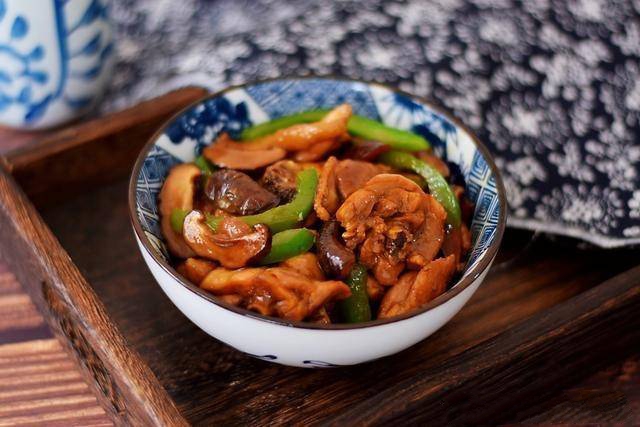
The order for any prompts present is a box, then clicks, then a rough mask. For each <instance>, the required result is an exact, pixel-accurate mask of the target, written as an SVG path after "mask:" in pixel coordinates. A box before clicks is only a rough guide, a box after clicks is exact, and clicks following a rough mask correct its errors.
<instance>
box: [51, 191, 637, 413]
mask: <svg viewBox="0 0 640 427" xmlns="http://www.w3.org/2000/svg"><path fill="white" fill-rule="evenodd" d="M107 211H108V212H110V215H108V216H105V215H103V214H102V213H103V212H107ZM42 212H43V215H44V217H45V220H46V221H47V223H48V224H49V226H50V227H51V228H52V229H53V230H54V232H55V234H56V235H57V236H58V237H59V238H60V239H61V242H62V244H63V246H64V247H65V249H66V250H67V251H68V252H69V253H70V255H71V257H72V259H73V260H74V262H75V263H76V264H77V265H78V266H79V267H80V269H81V270H82V272H83V274H84V275H85V276H86V277H87V278H88V280H89V281H90V283H91V284H92V285H93V288H94V289H95V291H96V293H97V294H98V296H99V297H100V299H101V300H102V301H103V302H104V303H105V305H106V307H107V310H108V311H109V313H110V314H111V315H112V316H113V318H114V320H115V321H116V323H117V325H118V327H119V329H120V330H121V331H122V332H123V334H124V335H125V336H126V337H127V339H128V341H129V342H130V343H131V345H132V346H133V347H134V348H135V349H136V350H137V351H138V352H139V353H140V354H141V356H142V358H143V359H144V360H145V361H147V363H148V364H149V366H150V367H151V369H152V370H153V371H154V373H155V375H156V376H157V377H158V379H159V380H160V382H161V383H162V384H163V386H164V387H165V388H166V389H167V391H168V392H169V394H170V395H171V397H172V398H173V399H174V401H175V402H176V404H177V406H178V408H179V409H180V411H181V412H182V413H183V414H185V416H186V418H187V419H188V420H189V421H191V422H193V423H196V424H211V423H221V424H226V423H248V424H252V423H255V424H260V423H264V422H267V421H269V422H276V423H278V422H279V423H303V424H312V423H317V422H321V421H322V420H323V419H325V418H326V417H327V416H331V415H335V414H340V413H343V412H344V411H348V410H349V408H351V407H352V406H353V405H355V404H357V403H358V402H362V401H367V399H369V398H371V397H372V396H374V395H376V394H378V393H381V392H383V391H384V390H385V389H387V388H389V387H392V386H393V385H394V384H397V383H402V382H403V381H411V379H412V378H415V377H416V376H419V375H421V374H423V373H424V372H431V371H430V369H436V370H437V369H438V367H439V366H440V364H442V363H445V362H446V361H447V360H449V359H452V358H455V357H456V356H460V355H462V354H464V353H465V352H466V351H469V349H471V348H473V347H474V346H476V345H478V344H480V343H482V342H485V341H487V340H489V339H491V338H493V337H495V336H497V335H499V334H501V333H503V332H505V331H507V329H509V328H511V327H513V326H514V325H516V324H518V323H519V322H522V321H525V320H526V319H528V318H529V317H530V316H532V315H535V314H537V313H543V312H544V311H545V310H546V309H548V308H551V307H554V306H556V305H557V304H559V303H561V302H563V301H567V300H569V299H570V298H572V297H574V296H576V295H579V294H581V293H582V292H584V291H586V290H589V289H591V288H592V287H594V286H596V285H598V284H600V283H602V281H604V280H606V279H608V278H611V277H612V276H614V275H615V274H616V273H617V272H619V271H624V270H626V269H628V268H630V267H632V266H634V265H636V264H637V262H638V258H637V253H635V252H630V251H608V252H603V251H576V250H575V248H574V247H573V246H572V245H573V242H570V243H569V242H566V241H559V242H551V241H548V240H546V239H542V240H540V241H539V242H538V243H536V244H534V245H533V246H532V247H530V248H529V250H528V251H527V252H526V253H524V254H522V255H521V256H520V258H519V259H517V260H514V261H513V262H512V263H511V264H510V265H508V266H506V267H504V268H502V269H500V268H498V269H496V270H495V271H494V272H493V273H492V274H490V276H489V277H488V278H487V280H486V283H485V284H483V286H482V287H481V288H480V290H479V291H478V293H477V294H476V295H475V296H474V297H473V299H472V300H471V301H470V303H469V304H468V305H467V306H466V307H465V308H464V309H463V310H462V311H461V313H460V314H459V315H458V316H456V317H455V318H454V319H453V321H452V322H451V323H449V324H448V325H447V326H446V327H444V328H443V329H442V330H441V331H439V332H438V333H436V334H435V335H434V336H433V337H432V338H430V339H429V340H427V341H425V342H423V343H420V344H418V345H416V346H414V347H413V348H412V349H410V350H407V351H405V352H403V353H400V354H398V355H396V356H392V357H390V358H387V359H384V360H382V361H377V362H373V363H368V364H365V365H361V366H357V367H354V368H349V369H339V370H321V371H312V372H310V371H300V370H299V369H294V368H287V367H281V366H278V365H273V364H268V363H265V362H262V361H257V360H254V359H251V358H248V357H246V356H244V355H242V354H240V353H238V352H236V351H234V350H232V349H230V348H228V347H226V346H224V345H222V344H221V343H219V342H217V341H215V340H212V339H210V338H208V337H207V336H206V334H204V332H202V331H201V330H199V329H198V328H197V327H196V326H194V325H193V324H191V323H190V322H189V321H188V320H187V319H186V318H185V317H184V316H183V315H182V314H181V313H180V312H178V310H177V309H176V308H175V307H174V306H173V305H172V304H171V302H170V301H169V300H168V299H167V298H166V297H165V296H164V294H163V293H162V291H161V290H160V289H159V287H158V286H157V285H156V284H155V282H154V280H153V278H152V277H151V275H150V273H149V272H148V270H147V268H146V266H145V265H144V264H143V262H142V260H141V257H140V255H139V252H138V250H137V248H136V244H135V241H134V239H133V235H132V233H131V230H130V224H129V219H128V210H127V205H126V182H120V183H114V184H112V185H109V186H103V187H100V188H99V189H96V190H95V191H94V192H91V193H87V194H85V195H82V196H80V197H77V198H74V199H73V200H70V201H68V202H67V203H65V204H60V205H57V206H50V207H48V208H46V209H44V210H43V211H42ZM69 212H73V215H74V221H72V222H70V221H68V213H69ZM97 224H100V227H97ZM508 238H509V239H513V240H515V241H516V242H515V243H514V245H515V246H516V247H518V246H522V243H525V244H526V242H527V241H528V240H529V234H528V233H522V234H520V233H518V232H513V231H511V232H510V237H508ZM518 239H523V240H524V242H521V243H518V242H517V241H518ZM603 265H606V266H607V268H602V266H603ZM185 349H194V351H185ZM195 349H197V351H195ZM371 372H376V375H371ZM396 403H397V401H396Z"/></svg>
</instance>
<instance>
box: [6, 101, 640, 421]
mask: <svg viewBox="0 0 640 427" xmlns="http://www.w3.org/2000/svg"><path fill="white" fill-rule="evenodd" d="M203 94H204V92H203V91H202V90H200V89H194V88H189V89H184V90H181V91H178V92H174V93H171V94H168V95H166V96H163V97H161V98H158V99H155V100H152V101H149V102H146V103H144V104H141V105H138V106H136V107H134V108H132V109H130V110H128V111H124V112H121V113H117V114H114V115H112V116H110V117H106V118H101V119H96V120H94V121H91V122H89V123H85V124H82V125H78V126H74V127H71V128H69V129H66V130H62V131H58V132H54V133H48V134H46V135H40V136H38V135H35V136H33V135H32V136H29V137H28V138H33V141H31V142H30V143H29V144H27V145H26V146H25V147H24V148H21V149H18V150H15V151H12V152H10V153H7V154H6V155H5V156H4V158H3V159H1V160H2V161H1V163H2V165H0V235H1V236H2V239H1V240H0V256H1V257H2V260H3V261H6V262H8V263H9V265H10V266H11V268H12V270H13V271H14V272H15V274H16V276H17V277H18V279H19V280H20V281H21V282H22V283H23V284H24V285H25V287H26V288H27V289H28V291H29V292H30V294H31V296H32V298H33V299H34V301H35V302H36V303H37V305H38V306H39V308H40V309H41V311H42V312H43V313H44V314H45V316H46V317H47V319H48V322H49V323H50V324H51V326H52V328H53V330H54V332H55V333H56V334H57V335H58V337H59V338H61V339H62V341H63V342H64V343H65V344H66V346H67V347H68V349H69V351H70V352H71V353H72V355H73V356H74V357H75V359H76V361H77V363H78V364H79V365H80V366H81V368H82V370H83V372H84V374H85V375H86V378H87V379H88V380H89V382H90V383H91V384H92V386H93V387H94V389H95V391H96V392H97V394H98V396H99V398H100V401H101V404H102V405H103V406H104V408H105V409H106V410H107V412H108V413H109V414H110V415H111V416H112V417H113V419H114V421H116V422H117V423H119V424H163V425H182V424H187V423H192V424H214V423H221V424H266V423H295V424H332V425H342V424H384V423H387V422H400V421H402V422H414V423H418V422H429V423H447V425H455V424H469V423H474V424H483V423H485V424H486V423H491V424H495V423H500V422H513V421H517V420H519V419H523V418H525V417H526V416H527V415H529V416H530V415H531V411H532V410H533V409H532V408H535V407H536V406H538V408H537V409H540V408H539V405H541V404H544V402H545V401H546V400H547V399H548V398H549V397H551V396H553V394H554V393H557V392H559V391H561V390H562V388H563V387H564V386H567V385H569V384H570V383H573V382H575V381H577V380H579V379H580V378H582V377H583V376H585V375H587V374H588V373H591V372H593V371H594V370H596V369H598V368H600V367H602V366H604V365H605V364H607V363H610V362H612V361H613V360H617V359H619V358H622V357H624V356H626V355H628V354H630V353H631V352H634V351H637V350H638V348H640V346H639V344H640V316H638V314H637V313H638V309H640V259H639V256H638V255H639V252H638V251H637V250H617V251H602V250H595V249H591V250H578V249H575V242H571V241H567V240H563V239H554V240H550V239H548V238H544V237H542V238H533V239H532V234H531V233H528V232H519V231H514V230H508V231H507V233H506V236H505V241H504V244H503V247H502V252H501V256H500V259H499V260H498V265H497V267H494V269H493V270H492V272H491V273H490V274H489V276H488V277H487V279H486V281H485V283H484V284H483V285H482V286H481V287H480V289H479V291H478V292H477V293H476V295H475V296H474V297H473V299H472V300H471V301H470V302H469V304H467V306H465V308H464V309H463V310H462V311H461V312H460V314H458V315H457V316H456V317H455V318H454V319H453V320H452V321H451V322H450V323H449V324H448V325H447V326H445V327H444V328H443V329H441V330H440V331H439V332H437V333H436V334H435V335H433V336H432V337H431V338H429V339H427V340H426V341H424V342H422V343H420V344H418V345H416V346H414V347H412V348H410V349H408V350H406V351H404V352H402V353H400V354H397V355H395V356H391V357H388V358H385V359H382V360H379V361H376V362H372V363H367V364H364V365H360V366H355V367H350V368H341V369H329V370H302V369H296V368H289V367H283V366H278V365H274V364H270V363H267V362H263V361H260V360H256V359H252V358H249V357H247V356H245V355H243V354H241V353H239V352H237V351H234V350H233V349H231V348H229V347H226V346H225V345H223V344H221V343H220V342H218V341H216V340H215V339H213V338H210V337H209V336H207V335H206V334H205V333H204V332H202V331H200V330H199V329H198V328H197V327H196V326H194V325H193V324H192V323H190V322H189V321H188V320H187V319H186V318H185V317H184V316H183V315H182V314H181V313H180V312H179V311H178V310H177V309H176V308H175V307H174V306H173V305H172V304H171V303H170V301H169V300H168V298H166V297H165V296H164V294H163V293H162V291H161V290H160V288H159V286H157V285H156V283H155V282H154V280H153V278H152V277H151V275H150V273H149V272H148V270H147V268H146V266H145V265H144V263H143V261H142V258H141V256H140V254H139V252H138V249H137V247H136V245H135V242H134V238H133V233H132V230H131V226H130V224H129V219H128V214H127V181H128V175H129V173H130V168H131V165H132V163H133V160H134V158H135V156H136V155H137V152H138V150H139V149H140V148H141V147H142V145H143V144H144V142H145V140H146V139H147V138H148V137H149V136H150V135H151V133H152V132H153V131H154V130H155V129H156V128H157V127H158V126H159V125H160V123H161V122H162V121H164V120H166V118H167V117H168V116H170V115H171V114H172V113H173V112H175V111H177V110H178V109H180V108H181V107H183V106H184V105H186V104H188V103H190V102H192V101H193V100H195V99H197V98H199V97H201V96H203ZM2 138H3V135H2V133H0V145H1V140H2ZM4 138H5V140H6V139H7V138H9V139H11V138H13V137H12V136H11V134H9V133H7V132H5V133H4ZM22 138H24V136H22ZM34 206H37V208H36V207H34ZM534 237H538V236H534Z"/></svg>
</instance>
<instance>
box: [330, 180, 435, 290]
mask: <svg viewBox="0 0 640 427" xmlns="http://www.w3.org/2000/svg"><path fill="white" fill-rule="evenodd" d="M446 216H447V215H446V212H445V210H444V208H442V206H441V205H440V204H439V203H438V202H437V201H435V199H433V197H431V196H430V195H428V194H425V193H424V191H422V189H421V188H420V187H419V186H418V185H417V184H416V183H414V182H412V181H410V180H409V179H407V178H405V177H403V176H400V175H392V174H382V175H377V176H375V177H373V178H371V179H370V180H369V181H368V182H367V183H366V184H365V185H364V187H363V188H361V189H360V190H357V191H356V192H355V193H353V194H351V196H349V197H348V198H347V199H346V200H345V201H344V203H343V204H342V206H340V209H338V211H337V212H336V219H337V220H338V221H339V222H340V224H341V225H342V227H343V228H344V229H345V232H344V233H343V235H342V237H343V238H344V240H345V243H346V245H347V247H348V248H350V249H354V250H357V252H358V255H359V260H360V262H361V263H362V264H363V265H364V266H366V267H367V268H369V269H370V270H372V271H373V273H374V277H375V278H376V280H378V282H380V284H382V285H385V286H391V285H393V284H394V283H395V282H396V280H397V278H398V275H399V274H400V273H401V272H402V271H403V270H404V269H405V267H407V266H408V267H411V268H419V267H421V266H424V265H426V264H427V263H428V262H429V261H431V260H432V259H433V258H434V257H435V256H436V255H437V253H438V251H439V250H440V246H441V245H442V240H443V238H444V221H445V219H446Z"/></svg>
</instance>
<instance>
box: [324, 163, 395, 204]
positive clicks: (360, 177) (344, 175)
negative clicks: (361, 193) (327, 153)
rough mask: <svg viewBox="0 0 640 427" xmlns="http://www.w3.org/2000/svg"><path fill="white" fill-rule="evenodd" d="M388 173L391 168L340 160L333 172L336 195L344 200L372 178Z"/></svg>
mask: <svg viewBox="0 0 640 427" xmlns="http://www.w3.org/2000/svg"><path fill="white" fill-rule="evenodd" d="M390 171H391V168H390V167H388V166H385V165H380V164H375V163H370V162H363V161H360V160H350V159H347V160H341V161H340V162H338V165H337V166H336V170H335V174H336V184H337V188H338V194H339V195H340V197H341V199H342V200H344V199H346V198H347V197H349V196H350V195H351V194H353V193H354V192H355V191H356V190H358V189H360V188H362V187H363V186H364V185H365V184H366V183H367V181H369V180H370V179H371V178H373V177H374V176H376V175H380V174H382V173H389V172H390Z"/></svg>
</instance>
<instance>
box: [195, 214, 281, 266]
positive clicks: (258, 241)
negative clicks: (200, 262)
mask: <svg viewBox="0 0 640 427" xmlns="http://www.w3.org/2000/svg"><path fill="white" fill-rule="evenodd" d="M183 235H184V240H185V241H186V242H187V244H188V245H189V247H190V248H191V249H192V250H193V251H194V252H195V253H196V254H197V255H198V256H200V257H202V258H207V259H211V260H214V261H218V262H219V263H220V264H221V265H222V266H224V267H226V268H240V267H244V266H246V265H247V264H250V263H251V262H254V261H257V260H259V259H260V258H262V257H263V256H265V255H266V254H267V253H268V252H269V249H270V248H271V233H270V232H269V228H268V227H267V226H266V225H264V224H257V225H255V226H254V227H253V228H251V227H250V226H249V225H247V224H245V223H244V222H242V220H240V219H238V218H234V217H225V218H223V219H222V220H221V221H220V223H219V224H218V227H217V229H216V231H215V232H214V231H213V230H212V229H211V228H210V227H209V226H208V225H207V224H206V223H205V216H204V214H203V213H202V212H200V211H192V212H191V213H190V214H189V215H187V217H186V218H185V219H184V226H183Z"/></svg>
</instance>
